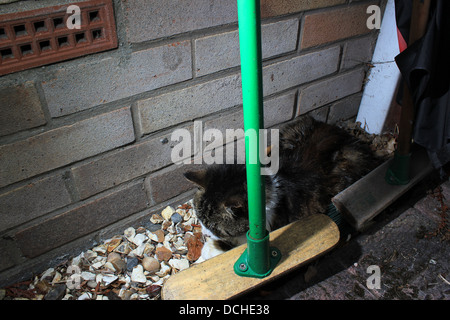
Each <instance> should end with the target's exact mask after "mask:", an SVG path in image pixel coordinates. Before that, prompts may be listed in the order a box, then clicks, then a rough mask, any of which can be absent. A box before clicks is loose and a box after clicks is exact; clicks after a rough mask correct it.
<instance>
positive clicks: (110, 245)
mask: <svg viewBox="0 0 450 320" xmlns="http://www.w3.org/2000/svg"><path fill="white" fill-rule="evenodd" d="M121 243H122V237H120V238H112V239H111V241H110V242H109V243H108V247H107V248H106V251H107V252H108V253H109V252H111V251H114V249H116V248H117V247H118V246H119V245H120V244H121Z"/></svg>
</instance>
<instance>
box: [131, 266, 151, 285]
mask: <svg viewBox="0 0 450 320" xmlns="http://www.w3.org/2000/svg"><path fill="white" fill-rule="evenodd" d="M131 281H133V282H139V283H145V282H147V278H146V277H145V275H144V268H143V267H142V266H141V265H140V264H139V265H137V266H135V267H134V268H133V271H132V273H131Z"/></svg>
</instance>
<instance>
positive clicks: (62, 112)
mask: <svg viewBox="0 0 450 320" xmlns="http://www.w3.org/2000/svg"><path fill="white" fill-rule="evenodd" d="M66 2H74V1H62V0H61V1H55V0H52V1H49V5H50V4H51V5H55V3H66ZM42 3H43V2H42V1H40V2H31V4H30V3H28V4H27V6H24V7H21V6H20V2H19V3H16V4H10V5H4V6H0V9H4V8H8V10H9V11H11V10H14V8H13V9H11V6H14V5H15V6H16V8H17V10H24V8H29V6H33V5H36V6H42V5H43V4H42ZM113 3H114V10H115V18H116V25H117V34H118V38H119V39H118V40H119V47H118V48H117V49H115V50H110V51H107V52H102V53H97V54H93V55H90V56H85V57H81V58H78V59H73V60H70V61H65V62H60V63H56V64H53V65H48V66H44V67H39V68H34V69H30V70H25V71H22V72H17V73H13V74H9V75H5V76H2V77H1V78H0V79H1V81H0V252H1V258H0V285H5V284H8V283H12V282H14V281H18V280H20V279H22V278H25V277H28V276H30V275H31V274H33V273H37V272H40V271H42V270H43V269H45V268H47V267H49V266H51V265H54V264H55V263H58V262H61V261H64V259H67V258H69V257H70V256H71V255H73V254H78V253H79V252H81V251H82V250H84V249H86V248H87V247H89V246H91V245H93V244H95V243H97V242H99V241H101V240H103V239H107V238H108V237H110V236H112V235H114V234H115V233H117V232H122V231H123V229H124V228H125V227H127V226H130V225H134V226H136V225H139V224H146V223H149V216H150V215H151V214H152V213H154V212H156V211H159V210H161V208H163V207H164V206H166V205H168V204H177V203H181V202H182V201H185V200H187V199H190V198H191V197H192V195H193V192H194V187H193V185H191V184H190V183H188V182H187V181H186V180H185V179H184V178H183V176H182V173H183V172H184V171H185V170H187V169H192V168H194V167H195V166H194V165H183V166H179V165H175V164H173V163H172V162H171V157H170V154H171V151H172V148H173V147H174V145H175V144H176V143H177V142H175V141H171V134H172V132H173V131H174V130H175V129H177V128H184V129H187V130H189V131H190V132H193V129H194V120H201V121H202V124H203V130H206V129H208V128H219V129H222V130H225V129H226V128H230V129H233V128H243V123H242V106H241V89H240V86H241V81H240V68H239V65H240V61H239V42H238V24H237V12H236V1H235V0H221V1H209V0H192V1H188V2H186V1H180V0H171V1H158V0H154V1H143V0H127V1H125V0H114V2H113ZM372 4H377V5H382V4H383V1H381V3H379V1H349V0H315V1H300V0H282V1H280V0H262V1H261V13H262V17H263V21H262V43H263V48H262V51H263V58H264V60H263V78H264V97H265V100H264V111H265V125H266V127H273V126H275V127H276V126H279V125H280V124H282V123H285V122H287V121H290V120H292V119H293V118H295V117H297V116H299V115H302V114H305V113H310V114H312V115H313V116H315V117H316V118H319V119H321V120H323V121H328V122H330V123H334V122H336V121H338V120H340V119H349V118H352V117H354V116H355V115H356V114H357V111H358V107H359V101H360V99H361V95H362V89H363V85H364V80H365V77H366V72H367V70H368V67H367V64H366V63H367V62H369V61H370V60H371V56H372V52H373V48H374V44H375V41H376V37H377V30H369V29H368V28H367V27H366V21H367V19H368V17H369V14H367V13H366V9H367V7H368V6H369V5H372ZM0 13H1V11H0ZM192 145H193V144H192ZM194 153H195V150H193V151H192V154H191V155H192V156H194Z"/></svg>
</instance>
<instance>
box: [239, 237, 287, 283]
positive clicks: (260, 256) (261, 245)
mask: <svg viewBox="0 0 450 320" xmlns="http://www.w3.org/2000/svg"><path fill="white" fill-rule="evenodd" d="M280 260H281V251H280V250H278V249H277V248H275V247H269V234H267V236H266V237H264V238H263V239H261V240H255V239H252V238H251V237H250V236H249V233H247V249H245V251H244V252H243V253H242V255H241V256H240V257H239V259H238V260H237V261H236V263H235V264H234V272H235V273H236V274H237V275H238V276H241V277H252V278H265V277H267V276H269V275H270V274H271V273H272V271H273V270H274V269H275V266H276V265H277V264H278V262H280Z"/></svg>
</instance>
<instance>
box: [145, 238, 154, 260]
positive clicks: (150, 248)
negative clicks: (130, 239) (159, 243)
mask: <svg viewBox="0 0 450 320" xmlns="http://www.w3.org/2000/svg"><path fill="white" fill-rule="evenodd" d="M153 250H155V246H154V245H152V244H151V243H150V241H149V242H147V243H146V244H145V246H144V252H143V254H146V255H148V256H149V255H151V253H152V252H153Z"/></svg>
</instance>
